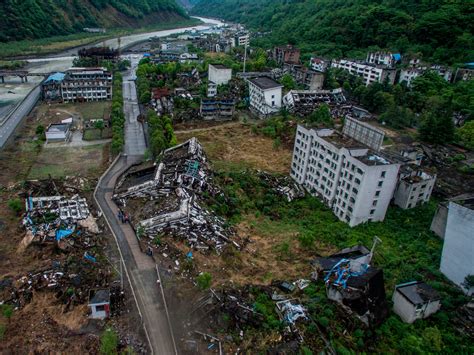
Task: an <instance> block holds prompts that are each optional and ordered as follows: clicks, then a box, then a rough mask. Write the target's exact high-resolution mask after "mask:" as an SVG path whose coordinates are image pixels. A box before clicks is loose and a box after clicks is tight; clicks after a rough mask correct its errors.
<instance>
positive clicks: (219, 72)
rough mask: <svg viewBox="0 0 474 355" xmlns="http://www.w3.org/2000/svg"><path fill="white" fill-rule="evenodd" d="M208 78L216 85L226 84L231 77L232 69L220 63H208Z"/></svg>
mask: <svg viewBox="0 0 474 355" xmlns="http://www.w3.org/2000/svg"><path fill="white" fill-rule="evenodd" d="M208 79H209V82H213V83H214V84H216V85H226V84H228V83H229V81H230V79H232V69H230V68H227V67H226V66H225V65H222V64H209V73H208Z"/></svg>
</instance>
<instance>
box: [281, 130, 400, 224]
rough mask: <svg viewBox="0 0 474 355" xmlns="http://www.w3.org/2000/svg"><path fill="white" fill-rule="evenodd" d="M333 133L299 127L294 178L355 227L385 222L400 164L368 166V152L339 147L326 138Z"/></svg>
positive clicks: (292, 172) (292, 167)
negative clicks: (365, 160) (364, 159)
mask: <svg viewBox="0 0 474 355" xmlns="http://www.w3.org/2000/svg"><path fill="white" fill-rule="evenodd" d="M333 132H334V131H333V130H331V129H326V130H319V131H315V130H311V129H306V128H305V127H303V126H298V129H297V133H296V138H295V146H294V151H293V160H292V165H291V172H290V175H291V177H292V178H293V179H294V180H296V181H297V182H298V183H300V184H302V185H303V186H304V187H305V188H306V189H307V190H308V191H309V192H310V193H311V194H313V195H318V196H319V197H321V199H322V200H323V202H324V203H326V205H327V206H328V207H330V208H331V209H332V210H333V212H334V214H335V215H336V216H337V217H338V218H339V219H340V220H341V221H344V222H346V223H348V224H349V225H350V226H351V227H352V226H355V225H357V224H360V223H363V222H368V221H383V219H384V218H385V213H386V211H387V208H388V205H389V203H390V200H391V198H392V196H393V191H394V189H395V186H396V184H397V179H398V170H399V167H400V166H399V164H385V165H367V164H365V163H364V162H362V161H361V160H360V159H358V157H363V156H365V155H366V154H367V153H368V149H346V148H338V147H336V146H334V145H333V144H332V143H331V142H329V141H327V140H326V139H325V137H328V136H330V135H332V134H333Z"/></svg>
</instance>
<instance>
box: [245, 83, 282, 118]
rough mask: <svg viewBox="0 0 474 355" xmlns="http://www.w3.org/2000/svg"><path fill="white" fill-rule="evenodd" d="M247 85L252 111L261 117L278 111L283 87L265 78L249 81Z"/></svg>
mask: <svg viewBox="0 0 474 355" xmlns="http://www.w3.org/2000/svg"><path fill="white" fill-rule="evenodd" d="M248 83H249V96H250V108H251V109H252V110H254V111H255V112H256V113H257V114H258V115H259V116H261V117H266V116H268V115H272V114H274V113H277V112H278V111H280V109H281V102H282V88H283V85H281V84H280V83H277V82H276V81H275V80H273V79H271V78H269V77H267V76H262V77H259V78H254V79H249V80H248Z"/></svg>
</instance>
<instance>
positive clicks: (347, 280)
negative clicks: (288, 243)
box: [312, 242, 388, 327]
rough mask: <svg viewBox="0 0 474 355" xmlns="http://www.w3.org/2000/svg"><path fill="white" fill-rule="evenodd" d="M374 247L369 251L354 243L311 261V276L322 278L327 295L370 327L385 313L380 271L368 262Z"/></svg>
mask: <svg viewBox="0 0 474 355" xmlns="http://www.w3.org/2000/svg"><path fill="white" fill-rule="evenodd" d="M375 243H376V242H374V247H375ZM374 247H373V248H372V250H371V251H369V250H368V249H367V248H366V247H364V246H362V245H357V246H355V247H351V248H346V249H342V250H341V251H339V252H338V253H335V254H332V255H330V256H329V257H318V258H316V259H315V260H314V261H313V262H312V264H313V267H314V268H315V275H317V276H318V277H321V278H324V282H325V284H326V293H327V296H328V298H329V299H331V300H333V301H335V302H338V303H339V304H341V305H342V306H343V308H344V309H346V310H347V311H348V312H349V313H351V314H355V315H356V316H357V318H359V319H360V320H361V321H362V322H363V323H364V324H366V325H367V326H370V327H372V326H375V325H378V324H380V323H381V322H382V321H383V320H384V319H385V318H386V316H387V315H388V306H387V302H386V299H385V288H384V279H383V271H382V270H380V269H377V268H375V267H373V266H371V265H370V262H371V259H372V256H373V250H374Z"/></svg>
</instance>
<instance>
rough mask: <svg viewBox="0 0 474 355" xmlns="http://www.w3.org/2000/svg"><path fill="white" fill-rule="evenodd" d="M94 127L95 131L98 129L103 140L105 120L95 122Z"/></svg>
mask: <svg viewBox="0 0 474 355" xmlns="http://www.w3.org/2000/svg"><path fill="white" fill-rule="evenodd" d="M94 127H95V129H98V130H99V131H100V138H102V132H103V130H104V128H105V125H104V120H97V121H95V123H94Z"/></svg>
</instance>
